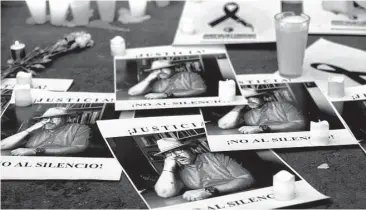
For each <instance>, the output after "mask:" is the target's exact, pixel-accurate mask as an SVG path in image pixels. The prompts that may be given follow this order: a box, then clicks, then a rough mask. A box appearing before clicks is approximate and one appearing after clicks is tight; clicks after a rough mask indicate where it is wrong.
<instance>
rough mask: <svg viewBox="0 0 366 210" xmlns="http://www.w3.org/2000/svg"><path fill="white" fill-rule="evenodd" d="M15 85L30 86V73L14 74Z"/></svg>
mask: <svg viewBox="0 0 366 210" xmlns="http://www.w3.org/2000/svg"><path fill="white" fill-rule="evenodd" d="M16 84H17V85H29V86H31V87H32V73H26V72H22V71H20V72H18V73H17V76H16Z"/></svg>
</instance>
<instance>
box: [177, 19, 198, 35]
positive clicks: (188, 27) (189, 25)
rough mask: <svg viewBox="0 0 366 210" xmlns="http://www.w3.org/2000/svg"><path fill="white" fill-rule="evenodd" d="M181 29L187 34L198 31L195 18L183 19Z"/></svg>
mask: <svg viewBox="0 0 366 210" xmlns="http://www.w3.org/2000/svg"><path fill="white" fill-rule="evenodd" d="M180 30H181V31H182V32H183V33H185V34H190V35H193V34H195V33H196V32H197V29H196V27H195V26H194V19H193V18H185V19H183V20H182V21H181V25H180Z"/></svg>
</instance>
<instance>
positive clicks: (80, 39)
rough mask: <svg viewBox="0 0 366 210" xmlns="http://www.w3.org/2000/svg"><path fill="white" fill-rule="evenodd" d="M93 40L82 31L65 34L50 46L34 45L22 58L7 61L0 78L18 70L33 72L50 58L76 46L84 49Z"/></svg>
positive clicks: (92, 42) (47, 62)
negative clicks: (5, 68) (6, 67)
mask: <svg viewBox="0 0 366 210" xmlns="http://www.w3.org/2000/svg"><path fill="white" fill-rule="evenodd" d="M93 45H94V41H93V40H92V36H91V35H90V34H89V33H86V32H84V31H78V32H72V33H70V34H67V35H65V36H64V37H63V38H62V39H60V40H58V41H57V42H56V43H54V44H53V45H52V46H50V47H46V48H44V49H42V48H40V47H36V48H35V49H34V50H33V51H32V52H30V53H28V54H27V55H26V56H25V58H23V59H22V60H19V61H18V60H17V61H12V62H8V69H7V70H5V71H2V72H1V79H4V78H5V77H7V76H8V75H10V74H14V73H17V72H18V71H27V72H32V73H35V72H34V71H39V70H41V69H44V68H46V67H45V65H46V64H49V63H51V62H52V58H53V57H55V56H57V55H60V54H62V53H65V52H70V51H72V50H75V49H77V48H79V49H84V48H87V47H92V46H93Z"/></svg>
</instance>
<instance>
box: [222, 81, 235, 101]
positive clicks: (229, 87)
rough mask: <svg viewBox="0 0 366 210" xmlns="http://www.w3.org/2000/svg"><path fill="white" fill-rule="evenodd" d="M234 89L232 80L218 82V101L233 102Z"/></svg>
mask: <svg viewBox="0 0 366 210" xmlns="http://www.w3.org/2000/svg"><path fill="white" fill-rule="evenodd" d="M235 98H236V88H235V82H234V80H226V81H219V99H220V101H235Z"/></svg>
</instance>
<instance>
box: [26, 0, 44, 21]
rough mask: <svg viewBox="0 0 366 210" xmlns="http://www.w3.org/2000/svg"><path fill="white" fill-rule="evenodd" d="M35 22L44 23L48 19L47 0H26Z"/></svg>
mask: <svg viewBox="0 0 366 210" xmlns="http://www.w3.org/2000/svg"><path fill="white" fill-rule="evenodd" d="M26 3H27V5H28V8H29V12H30V13H31V15H32V17H33V19H34V22H36V23H38V24H44V23H45V22H46V21H47V10H46V9H47V0H26Z"/></svg>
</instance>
